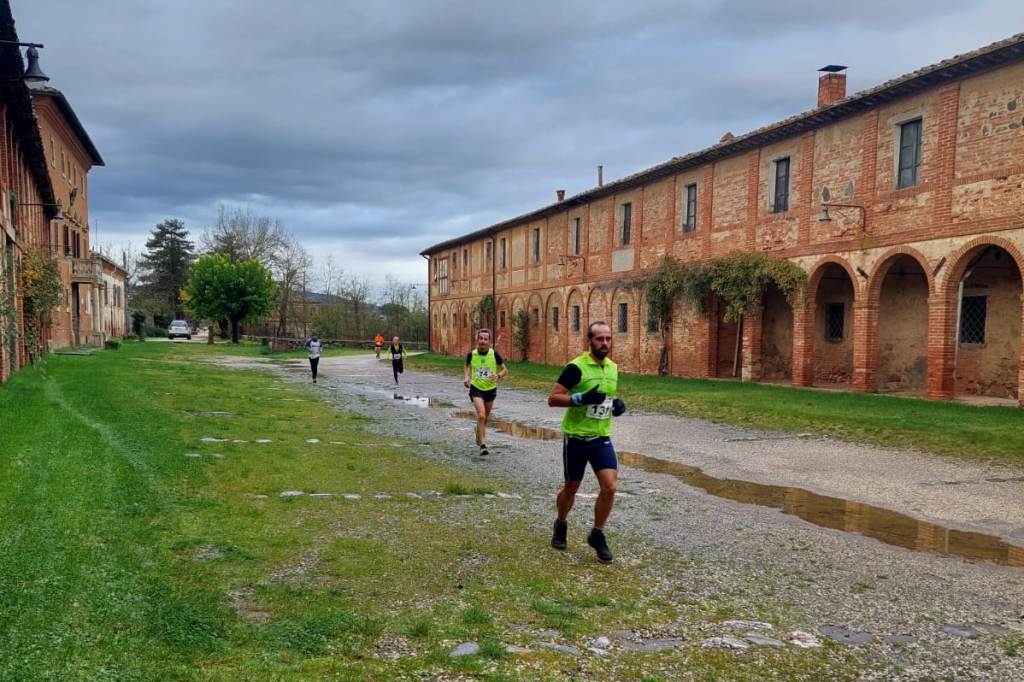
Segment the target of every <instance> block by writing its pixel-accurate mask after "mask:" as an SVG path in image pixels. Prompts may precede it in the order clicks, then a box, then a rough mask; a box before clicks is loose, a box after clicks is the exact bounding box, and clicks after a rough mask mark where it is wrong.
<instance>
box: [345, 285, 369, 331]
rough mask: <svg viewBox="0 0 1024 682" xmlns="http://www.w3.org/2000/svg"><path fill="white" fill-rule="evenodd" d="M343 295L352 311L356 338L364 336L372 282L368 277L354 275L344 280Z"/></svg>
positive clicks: (352, 328) (353, 329)
mask: <svg viewBox="0 0 1024 682" xmlns="http://www.w3.org/2000/svg"><path fill="white" fill-rule="evenodd" d="M342 296H343V297H344V298H345V300H346V301H347V302H348V305H349V308H350V309H351V311H352V326H351V330H352V332H353V333H354V334H355V338H357V339H361V338H363V327H364V326H365V322H366V316H367V315H366V314H367V311H368V310H369V307H370V282H369V280H367V279H366V277H359V276H357V275H352V276H351V277H348V278H347V279H345V280H344V288H343V289H342Z"/></svg>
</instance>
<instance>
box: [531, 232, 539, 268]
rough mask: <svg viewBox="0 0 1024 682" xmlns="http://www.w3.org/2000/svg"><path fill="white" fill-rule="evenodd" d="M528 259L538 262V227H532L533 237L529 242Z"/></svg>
mask: <svg viewBox="0 0 1024 682" xmlns="http://www.w3.org/2000/svg"><path fill="white" fill-rule="evenodd" d="M530 259H531V260H532V262H534V263H539V262H540V228H539V227H535V228H533V237H532V241H531V242H530Z"/></svg>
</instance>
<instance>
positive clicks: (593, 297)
mask: <svg viewBox="0 0 1024 682" xmlns="http://www.w3.org/2000/svg"><path fill="white" fill-rule="evenodd" d="M609 317H610V316H609V314H608V298H607V296H606V295H605V292H604V291H602V290H601V289H600V288H598V287H593V288H592V289H591V290H590V293H589V294H588V296H587V320H586V324H585V325H584V327H583V329H582V330H581V331H582V332H583V335H584V336H586V333H587V329H586V328H587V326H589V325H590V324H592V323H594V322H597V321H598V320H604V321H605V322H608V323H609V324H611V322H610V321H609V319H608V318H609Z"/></svg>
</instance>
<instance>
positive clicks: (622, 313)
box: [619, 303, 629, 334]
mask: <svg viewBox="0 0 1024 682" xmlns="http://www.w3.org/2000/svg"><path fill="white" fill-rule="evenodd" d="M628 331H629V304H628V303H620V304H619V333H620V334H625V333H626V332H628Z"/></svg>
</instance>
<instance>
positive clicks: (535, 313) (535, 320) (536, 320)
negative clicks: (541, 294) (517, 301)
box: [530, 308, 540, 327]
mask: <svg viewBox="0 0 1024 682" xmlns="http://www.w3.org/2000/svg"><path fill="white" fill-rule="evenodd" d="M530 313H531V314H530V321H531V323H532V324H531V326H533V327H539V326H540V308H534V309H533V310H531V311H530Z"/></svg>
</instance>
